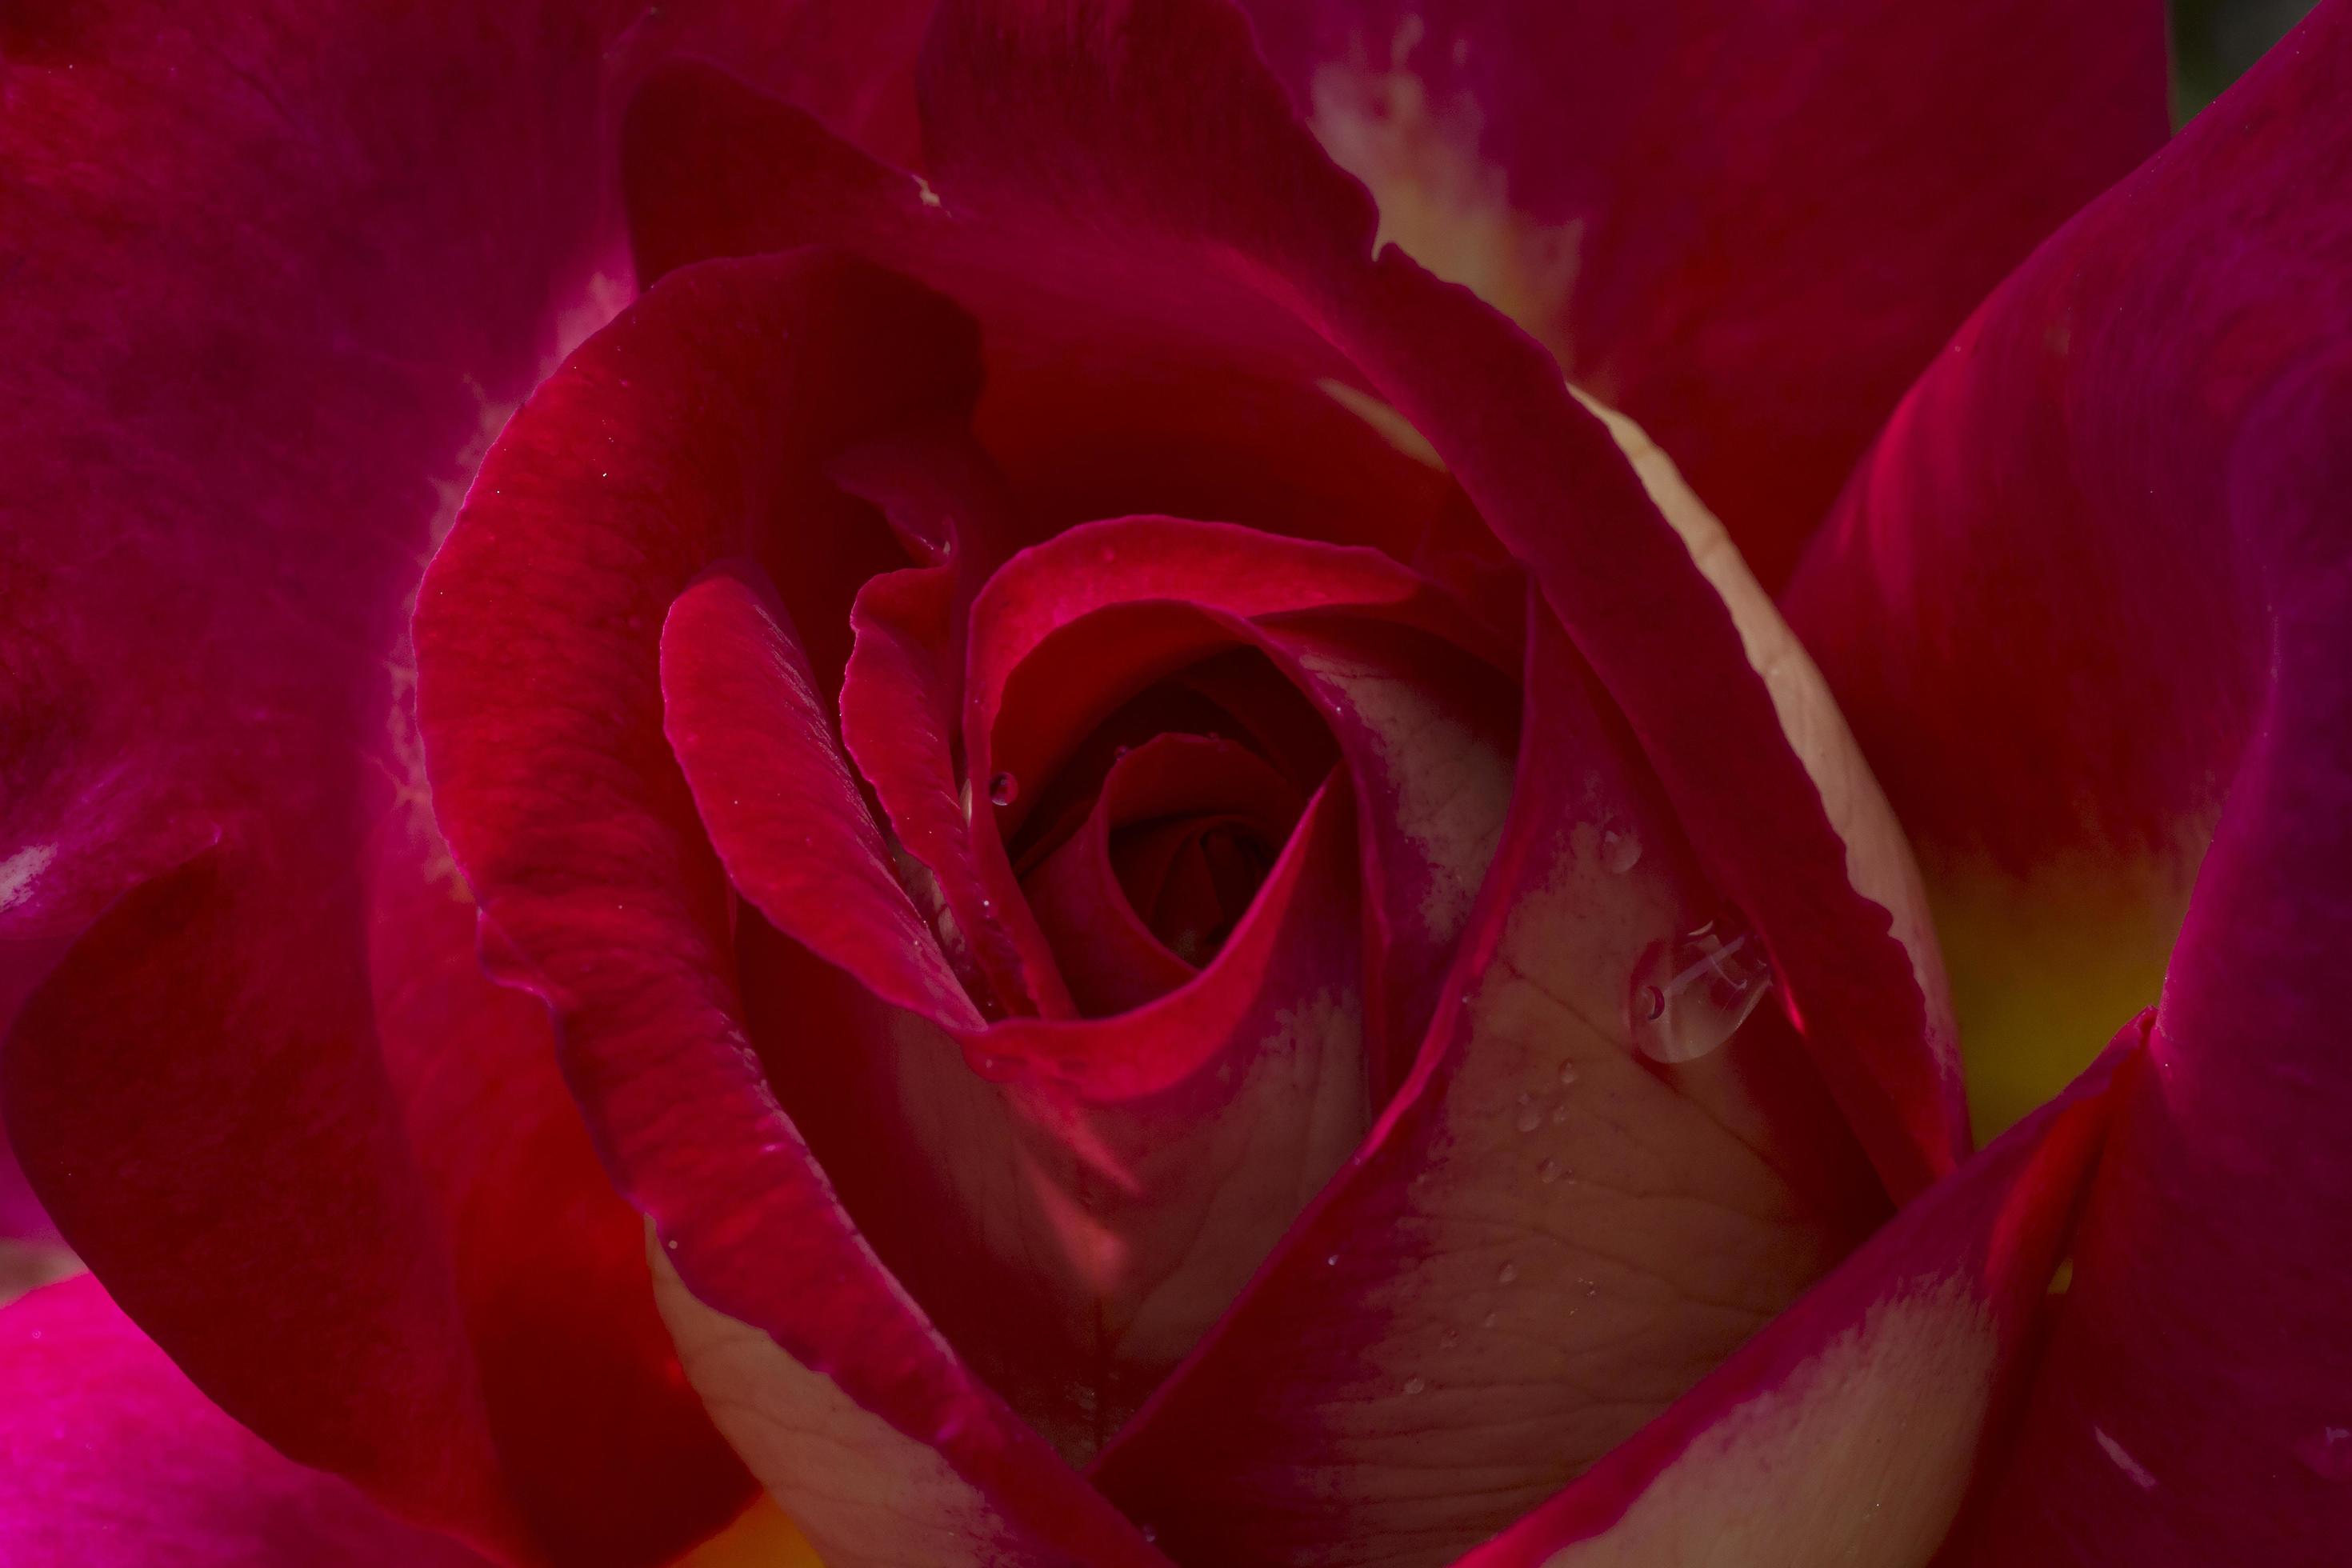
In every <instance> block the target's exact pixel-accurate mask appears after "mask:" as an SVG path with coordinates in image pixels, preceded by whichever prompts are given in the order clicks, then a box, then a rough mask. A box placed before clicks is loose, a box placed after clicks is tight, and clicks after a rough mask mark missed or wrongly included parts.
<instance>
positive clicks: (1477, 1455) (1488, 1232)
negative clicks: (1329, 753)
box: [1097, 614, 1884, 1564]
mask: <svg viewBox="0 0 2352 1568" xmlns="http://www.w3.org/2000/svg"><path fill="white" fill-rule="evenodd" d="M1528 687H1529V690H1528V718H1527V723H1526V731H1525V734H1524V736H1523V738H1522V740H1521V742H1520V752H1519V757H1518V774H1517V784H1516V788H1515V790H1514V792H1513V796H1512V815H1511V818H1510V823H1509V826H1508V827H1507V830H1506V833H1505V836H1504V838H1503V842H1502V845H1501V847H1500V849H1499V850H1498V851H1497V853H1496V861H1495V869H1494V871H1493V872H1492V873H1491V875H1490V876H1489V877H1488V879H1487V881H1486V887H1485V889H1483V891H1482V892H1481V893H1480V895H1479V901H1478V904H1477V907H1476V909H1475V911H1474V912H1473V914H1472V915H1471V917H1470V921H1469V926H1468V930H1467V931H1465V933H1464V935H1463V937H1462V941H1461V947H1460V952H1459V954H1458V956H1457V958H1456V961H1455V965H1454V972H1453V973H1452V975H1451V976H1450V977H1449V979H1448V983H1447V990H1446V993H1445V994H1444V998H1443V1001H1442V1003H1441V1008H1440V1011H1439V1014H1438V1017H1437V1020H1436V1024H1435V1026H1434V1027H1433V1030H1432V1033H1431V1037H1430V1041H1429V1044H1428V1046H1427V1047H1425V1048H1424V1051H1423V1058H1422V1060H1421V1062H1420V1063H1419V1064H1418V1066H1417V1068H1416V1069H1415V1071H1414V1073H1413V1075H1412V1078H1411V1079H1408V1080H1407V1082H1406V1083H1405V1085H1404V1087H1403V1088H1402V1089H1400V1090H1399V1092H1398V1094H1397V1096H1396V1099H1395V1100H1394V1101H1393V1102H1392V1103H1391V1106H1390V1108H1389V1109H1388V1110H1387V1111H1386V1113H1385V1114H1384V1115H1383V1116H1382V1118H1381V1121H1380V1123H1379V1124H1378V1125H1377V1127H1376V1128H1375V1129H1374V1131H1373V1133H1372V1136H1371V1137H1370V1140H1369V1141H1368V1142H1367V1143H1366V1144H1365V1146H1364V1147H1363V1148H1362V1149H1361V1150H1360V1151H1359V1152H1357V1153H1356V1155H1355V1157H1354V1158H1353V1159H1351V1160H1350V1161H1349V1165H1348V1167H1347V1168H1346V1170H1344V1171H1343V1172H1342V1173H1340V1174H1339V1176H1338V1177H1337V1178H1336V1179H1335V1180H1334V1181H1333V1182H1332V1184H1330V1186H1329V1187H1328V1188H1327V1189H1326V1190H1325V1192H1324V1193H1323V1194H1321V1195H1320V1196H1319V1197H1318V1200H1317V1203H1316V1205H1314V1207H1313V1208H1312V1209H1310V1210H1309V1212H1308V1214H1307V1216H1306V1217H1305V1218H1304V1220H1303V1222H1302V1224H1301V1225H1300V1226H1299V1227H1298V1228H1297V1230H1296V1231H1294V1233H1293V1234H1292V1235H1291V1236H1290V1237H1286V1240H1285V1243H1284V1246H1283V1248H1282V1250H1281V1251H1280V1252H1278V1253H1277V1254H1276V1256H1275V1258H1273V1259H1271V1260H1270V1262H1269V1264H1268V1267H1267V1268H1266V1269H1265V1271H1264V1272H1262V1273H1261V1275H1260V1276H1259V1278H1258V1279H1256V1280H1255V1281H1254V1282H1253V1284H1252V1286H1251V1288H1250V1290H1249V1291H1248V1293H1247V1294H1245V1295H1244V1297H1243V1299H1242V1300H1240V1301H1239V1302H1238V1303H1237V1304H1236V1306H1235V1307H1234V1310H1233V1311H1232V1312H1231V1313H1230V1314H1228V1315H1227V1317H1226V1318H1225V1319H1224V1320H1223V1321H1222V1322H1221V1323H1220V1324H1219V1325H1218V1327H1217V1328H1216V1330H1215V1331H1213V1334H1212V1335H1211V1337H1210V1338H1209V1339H1208V1340H1207V1341H1206V1342H1204V1343H1203V1344H1202V1348H1201V1349H1200V1350H1199V1351H1198V1352H1196V1353H1195V1354H1194V1355H1193V1356H1192V1358H1191V1359H1190V1360H1189V1361H1188V1363H1186V1364H1185V1365H1184V1366H1182V1367H1181V1368H1179V1369H1178V1371H1177V1372H1176V1373H1174V1375H1173V1376H1172V1377H1171V1381H1170V1383H1169V1384H1168V1386H1167V1387H1166V1388H1165V1389H1164V1390H1163V1391H1162V1392H1161V1394H1160V1395H1159V1397H1158V1398H1156V1399H1155V1400H1154V1402H1153V1403H1152V1405H1149V1406H1147V1407H1146V1408H1145V1410H1144V1411H1143V1412H1142V1414H1140V1415H1139V1416H1138V1417H1137V1418H1136V1421H1135V1422H1134V1423H1133V1425H1132V1426H1129V1428H1128V1429H1127V1430H1126V1431H1124V1432H1123V1433H1121V1434H1120V1436H1119V1437H1118V1441H1117V1442H1116V1443H1115V1444H1114V1446H1113V1447H1111V1448H1110V1450H1108V1452H1107V1453H1106V1454H1105V1456H1104V1457H1103V1458H1102V1460H1101V1462H1100V1464H1099V1467H1098V1471H1097V1473H1098V1476H1099V1479H1100V1481H1101V1484H1102V1485H1103V1487H1104V1488H1105V1489H1106V1490H1108V1492H1109V1493H1110V1494H1111V1495H1112V1496H1113V1497H1115V1498H1117V1499H1118V1500H1119V1501H1120V1503H1121V1505H1122V1506H1123V1507H1125V1508H1126V1509H1127V1510H1129V1512H1130V1513H1131V1514H1133V1515H1134V1516H1135V1517H1137V1518H1139V1519H1146V1520H1150V1521H1153V1522H1154V1523H1155V1524H1157V1525H1158V1526H1159V1527H1160V1531H1161V1532H1162V1537H1163V1539H1165V1540H1167V1541H1168V1542H1170V1543H1171V1546H1172V1547H1173V1548H1174V1549H1175V1550H1176V1551H1177V1552H1179V1554H1180V1555H1190V1556H1195V1557H1198V1558H1200V1559H1201V1560H1202V1561H1215V1562H1221V1563H1224V1562H1230V1563H1267V1564H1273V1563H1291V1562H1297V1561H1305V1560H1322V1559H1330V1560H1334V1561H1358V1560H1363V1559H1362V1554H1363V1553H1365V1552H1367V1551H1368V1550H1369V1549H1370V1548H1373V1547H1377V1548H1378V1550H1379V1551H1380V1552H1381V1553H1382V1554H1383V1557H1382V1560H1383V1561H1386V1560H1390V1559H1393V1560H1395V1561H1399V1562H1411V1563H1425V1562H1443V1561H1444V1560H1445V1559H1446V1558H1447V1557H1449V1556H1450V1555H1452V1554H1453V1553H1454V1552H1459V1551H1461V1550H1463V1549H1465V1548H1466V1547H1468V1546H1470V1545H1471V1544H1473V1543H1475V1542H1477V1541H1479V1540H1481V1539H1483V1538H1484V1537H1486V1536H1487V1535H1489V1534H1491V1533H1493V1532H1494V1531H1496V1530H1499V1529H1501V1528H1503V1527H1504V1526H1505V1525H1507V1524H1508V1523H1509V1522H1510V1521H1512V1520H1514V1519H1516V1518H1517V1516H1518V1515H1519V1514H1520V1513H1522V1512H1524V1511H1525V1510H1528V1508H1531V1507H1533V1506H1535V1505H1536V1504H1537V1503H1538V1502H1540V1501H1541V1500H1543V1499H1544V1498H1546V1497H1548V1496H1549V1495H1550V1494H1551V1493H1552V1492H1554V1491H1556V1490H1557V1489H1559V1486H1560V1485H1561V1484H1562V1483H1564V1482H1565V1481H1567V1480H1568V1479H1570V1477H1572V1476H1574V1475H1575V1474H1577V1473H1578V1472H1579V1471H1580V1470H1581V1469H1583V1468H1585V1467H1587V1466H1589V1465H1591V1464H1592V1463H1593V1462H1594V1461H1595V1460H1596V1459H1598V1458H1600V1457H1601V1455H1602V1454H1604V1453H1606V1452H1607V1451H1608V1450H1610V1449H1611V1448H1612V1447H1614V1446H1615V1445H1616V1444H1617V1443H1619V1442H1621V1441H1622V1440H1623V1439H1624V1438H1625V1437H1627V1436H1630V1435H1631V1434H1632V1433H1633V1431H1634V1430H1635V1429H1636V1428H1637V1427H1638V1426H1641V1424H1642V1423H1643V1421H1644V1420H1646V1419H1648V1418H1649V1417H1650V1416H1651V1415H1654V1414H1656V1413H1657V1412H1658V1411H1660V1410H1662V1409H1664V1407H1665V1406H1666V1405H1668V1404H1670V1403H1671V1402H1672V1401H1674V1400H1675V1398H1676V1397H1677V1396H1678V1395H1680V1394H1682V1393H1683V1392H1684V1391H1685V1390H1686V1389H1688V1388H1689V1387H1690V1386H1691V1385H1692V1384H1695V1383H1696V1382H1697V1381H1698V1379H1699V1378H1700V1377H1702V1376H1704V1375H1705V1374H1706V1372H1707V1371H1708V1370H1709V1369H1711V1368H1712V1367H1713V1366H1714V1365H1715V1364H1716V1363H1717V1362H1718V1361H1720V1360H1721V1359H1722V1358H1723V1357H1724V1356H1725V1355H1726V1354H1727V1353H1728V1352H1730V1351H1731V1350H1732V1348H1733V1347H1734V1346H1736V1345H1737V1344H1738V1343H1739V1342H1741V1341H1742V1340H1744V1339H1746V1338H1747V1337H1748V1335H1749V1334H1751V1333H1753V1332H1754V1331H1756V1330H1757V1329H1758V1328H1759V1327H1760V1326H1761V1325H1763V1324H1764V1323H1765V1322H1766V1321H1769V1319H1770V1318H1771V1316H1772V1314H1773V1313H1775V1312H1776V1311H1778V1310H1780V1308H1782V1307H1783V1306H1785V1305H1786V1304H1787V1303H1789V1302H1790V1301H1791V1300H1795V1299H1796V1298H1797V1296H1798V1295H1799V1294H1800V1293H1801V1291H1802V1290H1803V1289H1805V1288H1806V1286H1808V1285H1809V1284H1811V1282H1812V1280H1814V1279H1817V1278H1818V1277H1819V1276H1820V1275H1821V1274H1822V1273H1823V1272H1825V1271H1826V1270H1827V1269H1828V1268H1831V1267H1832V1265H1833V1264H1834V1263H1835V1262H1836V1261H1837V1259H1838V1258H1840V1257H1842V1256H1843V1254H1844V1252H1845V1251H1846V1249H1847V1248H1848V1247H1851V1246H1852V1245H1853V1242H1854V1241H1855V1239H1856V1238H1857V1237H1859V1236H1860V1235H1862V1234H1863V1233H1864V1231H1866V1229H1867V1228H1868V1227H1869V1226H1870V1225H1871V1224H1872V1223H1873V1222H1874V1221H1875V1220H1876V1219H1877V1218H1878V1217H1879V1216H1880V1215H1881V1214H1883V1212H1884V1208H1883V1201H1884V1200H1883V1198H1882V1197H1881V1196H1880V1194H1879V1192H1878V1188H1877V1184H1876V1183H1875V1181H1874V1179H1873V1177H1872V1174H1871V1172H1870V1170H1869V1167H1868V1165H1867V1164H1866V1163H1865V1162H1864V1160H1863V1159H1862V1157H1861V1153H1860V1151H1859V1149H1858V1148H1857V1147H1856V1146H1855V1145H1854V1143H1853V1139H1852V1136H1851V1134H1849V1133H1848V1132H1847V1131H1845V1130H1844V1128H1843V1123H1842V1121H1840V1119H1839V1118H1838V1115H1837V1113H1836V1111H1835V1110H1834V1109H1833V1108H1832V1106H1830V1104H1829V1103H1828V1101H1827V1100H1826V1097H1825V1096H1823V1095H1822V1092H1821V1089H1820V1088H1819V1086H1818V1084H1817V1083H1816V1084H1813V1085H1812V1086H1811V1090H1810V1096H1808V1095H1807V1094H1806V1093H1805V1092H1804V1091H1803V1090H1802V1089H1797V1090H1795V1091H1794V1092H1792V1090H1791V1085H1792V1084H1796V1083H1801V1081H1802V1080H1803V1079H1806V1078H1807V1076H1808V1075H1806V1074H1805V1073H1804V1072H1803V1070H1802V1068H1801V1066H1799V1067H1798V1068H1796V1070H1794V1071H1793V1072H1792V1070H1791V1063H1790V1061H1789V1060H1788V1059H1787V1058H1788V1056H1789V1055H1790V1053H1792V1052H1793V1051H1794V1050H1795V1042H1794V1041H1793V1040H1792V1039H1791V1038H1790V1036H1789V1034H1788V1031H1787V1028H1786V1026H1785V1025H1783V1024H1781V1023H1780V1020H1779V1019H1778V1018H1777V1017H1775V1016H1772V1015H1770V1014H1769V1013H1767V1014H1763V1015H1760V1016H1758V1017H1757V1018H1756V1019H1755V1021H1754V1022H1753V1023H1751V1024H1750V1025H1749V1026H1748V1028H1747V1029H1745V1030H1740V1031H1739V1032H1738V1034H1737V1035H1734V1036H1732V1037H1731V1038H1730V1039H1729V1040H1728V1041H1727V1043H1724V1044H1723V1045H1722V1046H1721V1047H1720V1048H1719V1049H1717V1050H1711V1051H1708V1052H1707V1053H1706V1055H1704V1056H1703V1057H1701V1058H1698V1059H1695V1060H1693V1061H1691V1062H1689V1063H1687V1064H1685V1065H1680V1066H1670V1065H1667V1064H1665V1063H1663V1062H1660V1061H1657V1060H1654V1059H1647V1058H1644V1057H1643V1055H1641V1054H1639V1051H1638V1048H1637V1047H1636V1044H1635V1040H1634V1032H1635V1031H1634V1024H1633V1016H1632V1013H1631V1005H1632V1004H1631V998H1632V996H1633V987H1634V985H1635V984H1636V979H1635V976H1636V973H1637V971H1638V970H1639V969H1640V968H1641V967H1642V966H1643V963H1644V960H1645V954H1646V953H1648V952H1651V951H1653V950H1667V949H1671V948H1672V946H1673V944H1675V942H1676V941H1677V939H1678V938H1679V937H1680V936H1681V934H1682V933H1683V932H1685V931H1688V930H1689V929H1690V928H1691V927H1692V926H1693V925H1694V924H1696V922H1697V921H1698V919H1699V918H1700V917H1701V916H1702V915H1704V914H1706V913H1710V912H1712V911H1713V909H1714V903H1713V896H1712V894H1711V893H1710V891H1709V890H1708V889H1706V885H1705V882H1704V879H1703V878H1702V877H1701V876H1700V875H1698V873H1697V871H1696V867H1695V866H1694V864H1693V862H1692V858H1691V856H1690V852H1689V849H1688V847H1687V846H1686V845H1685V843H1684V842H1683V841H1682V840H1681V838H1680V836H1679V834H1678V833H1677V831H1676V828H1675V822H1674V816H1673V813H1672V811H1671V810H1670V809H1669V808H1668V807H1667V805H1665V803H1664V800H1663V799H1662V798H1661V794H1660V791H1659V789H1658V786H1657V784H1656V782H1655V780H1654V778H1653V777H1651V776H1650V775H1649V773H1648V772H1647V770H1646V768H1645V767H1644V766H1643V764H1642V763H1641V761H1640V752H1639V749H1638V747H1637V746H1636V745H1635V744H1634V743H1633V740H1632V738H1631V737H1630V736H1629V735H1628V734H1627V733H1626V731H1625V730H1624V728H1623V725H1622V720H1620V719H1618V717H1617V716H1616V714H1615V712H1614V710H1613V709H1612V708H1611V707H1610V706H1609V704H1608V703H1607V700H1606V699H1605V697H1604V696H1602V695H1601V693H1600V692H1599V691H1598V690H1597V689H1596V688H1595V686H1594V683H1593V682H1592V680H1591V676H1590V675H1589V673H1587V672H1585V671H1584V670H1583V669H1582V668H1580V663H1579V661H1578V660H1577V658H1576V657H1575V655H1574V654H1573V653H1572V652H1571V651H1570V650H1569V648H1568V647H1567V646H1566V641H1565V638H1564V637H1562V636H1561V634H1560V633H1559V630H1558V628H1557V626H1552V625H1550V624H1549V616H1548V614H1545V615H1544V616H1543V617H1542V619H1540V620H1539V621H1538V631H1537V635H1536V637H1534V638H1533V639H1532V640H1531V642H1530V646H1529V651H1528ZM1754 1000H1755V996H1754V994H1752V993H1751V994H1749V995H1748V997H1747V998H1746V1001H1747V1003H1748V1004H1749V1005H1752V1004H1753V1002H1754ZM1743 1016H1745V1014H1744V1012H1741V1013H1735V1014H1732V1015H1729V1016H1724V1017H1722V1018H1720V1019H1719V1020H1717V1024H1718V1026H1719V1028H1720V1030H1721V1034H1718V1036H1717V1039H1718V1040H1721V1039H1722V1036H1723V1035H1724V1034H1729V1033H1730V1032H1731V1031H1732V1030H1734V1029H1737V1028H1738V1025H1739V1023H1740V1020H1741V1017H1743ZM1708 1044H1709V1045H1712V1044H1714V1042H1708ZM1799 1062H1800V1063H1801V1058H1799Z"/></svg>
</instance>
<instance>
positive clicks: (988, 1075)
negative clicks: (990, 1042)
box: [968, 1051, 1019, 1083]
mask: <svg viewBox="0 0 2352 1568" xmlns="http://www.w3.org/2000/svg"><path fill="white" fill-rule="evenodd" d="M968 1059H969V1060H970V1061H971V1070H972V1071H974V1072H976V1073H978V1074H979V1075H980V1076H981V1077H982V1078H984V1079H987V1080H988V1081H989V1082H991V1083H1003V1082H1004V1081H1005V1080H1006V1079H1010V1078H1012V1077H1013V1071H1014V1069H1015V1068H1016V1067H1017V1066H1018V1065H1019V1064H1017V1063H1015V1062H1014V1061H1013V1058H1011V1057H1000V1056H997V1055H995V1054H994V1053H992V1052H989V1051H982V1052H981V1053H979V1054H978V1055H976V1056H973V1057H971V1058H968Z"/></svg>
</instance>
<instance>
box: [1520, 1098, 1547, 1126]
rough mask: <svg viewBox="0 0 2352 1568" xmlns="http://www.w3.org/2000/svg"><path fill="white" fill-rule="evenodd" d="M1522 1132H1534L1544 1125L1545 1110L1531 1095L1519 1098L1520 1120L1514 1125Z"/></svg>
mask: <svg viewBox="0 0 2352 1568" xmlns="http://www.w3.org/2000/svg"><path fill="white" fill-rule="evenodd" d="M1513 1125H1515V1126H1516V1127H1517V1128H1518V1130H1519V1131H1522V1132H1532V1131H1535V1130H1536V1129H1537V1128H1538V1127H1540V1126H1542V1125H1543V1108H1542V1107H1541V1106H1539V1105H1538V1104H1537V1103H1536V1102H1535V1099H1534V1097H1533V1096H1531V1095H1525V1094H1523V1095H1521V1096H1519V1115H1518V1120H1517V1121H1516V1122H1514V1123H1513Z"/></svg>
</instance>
